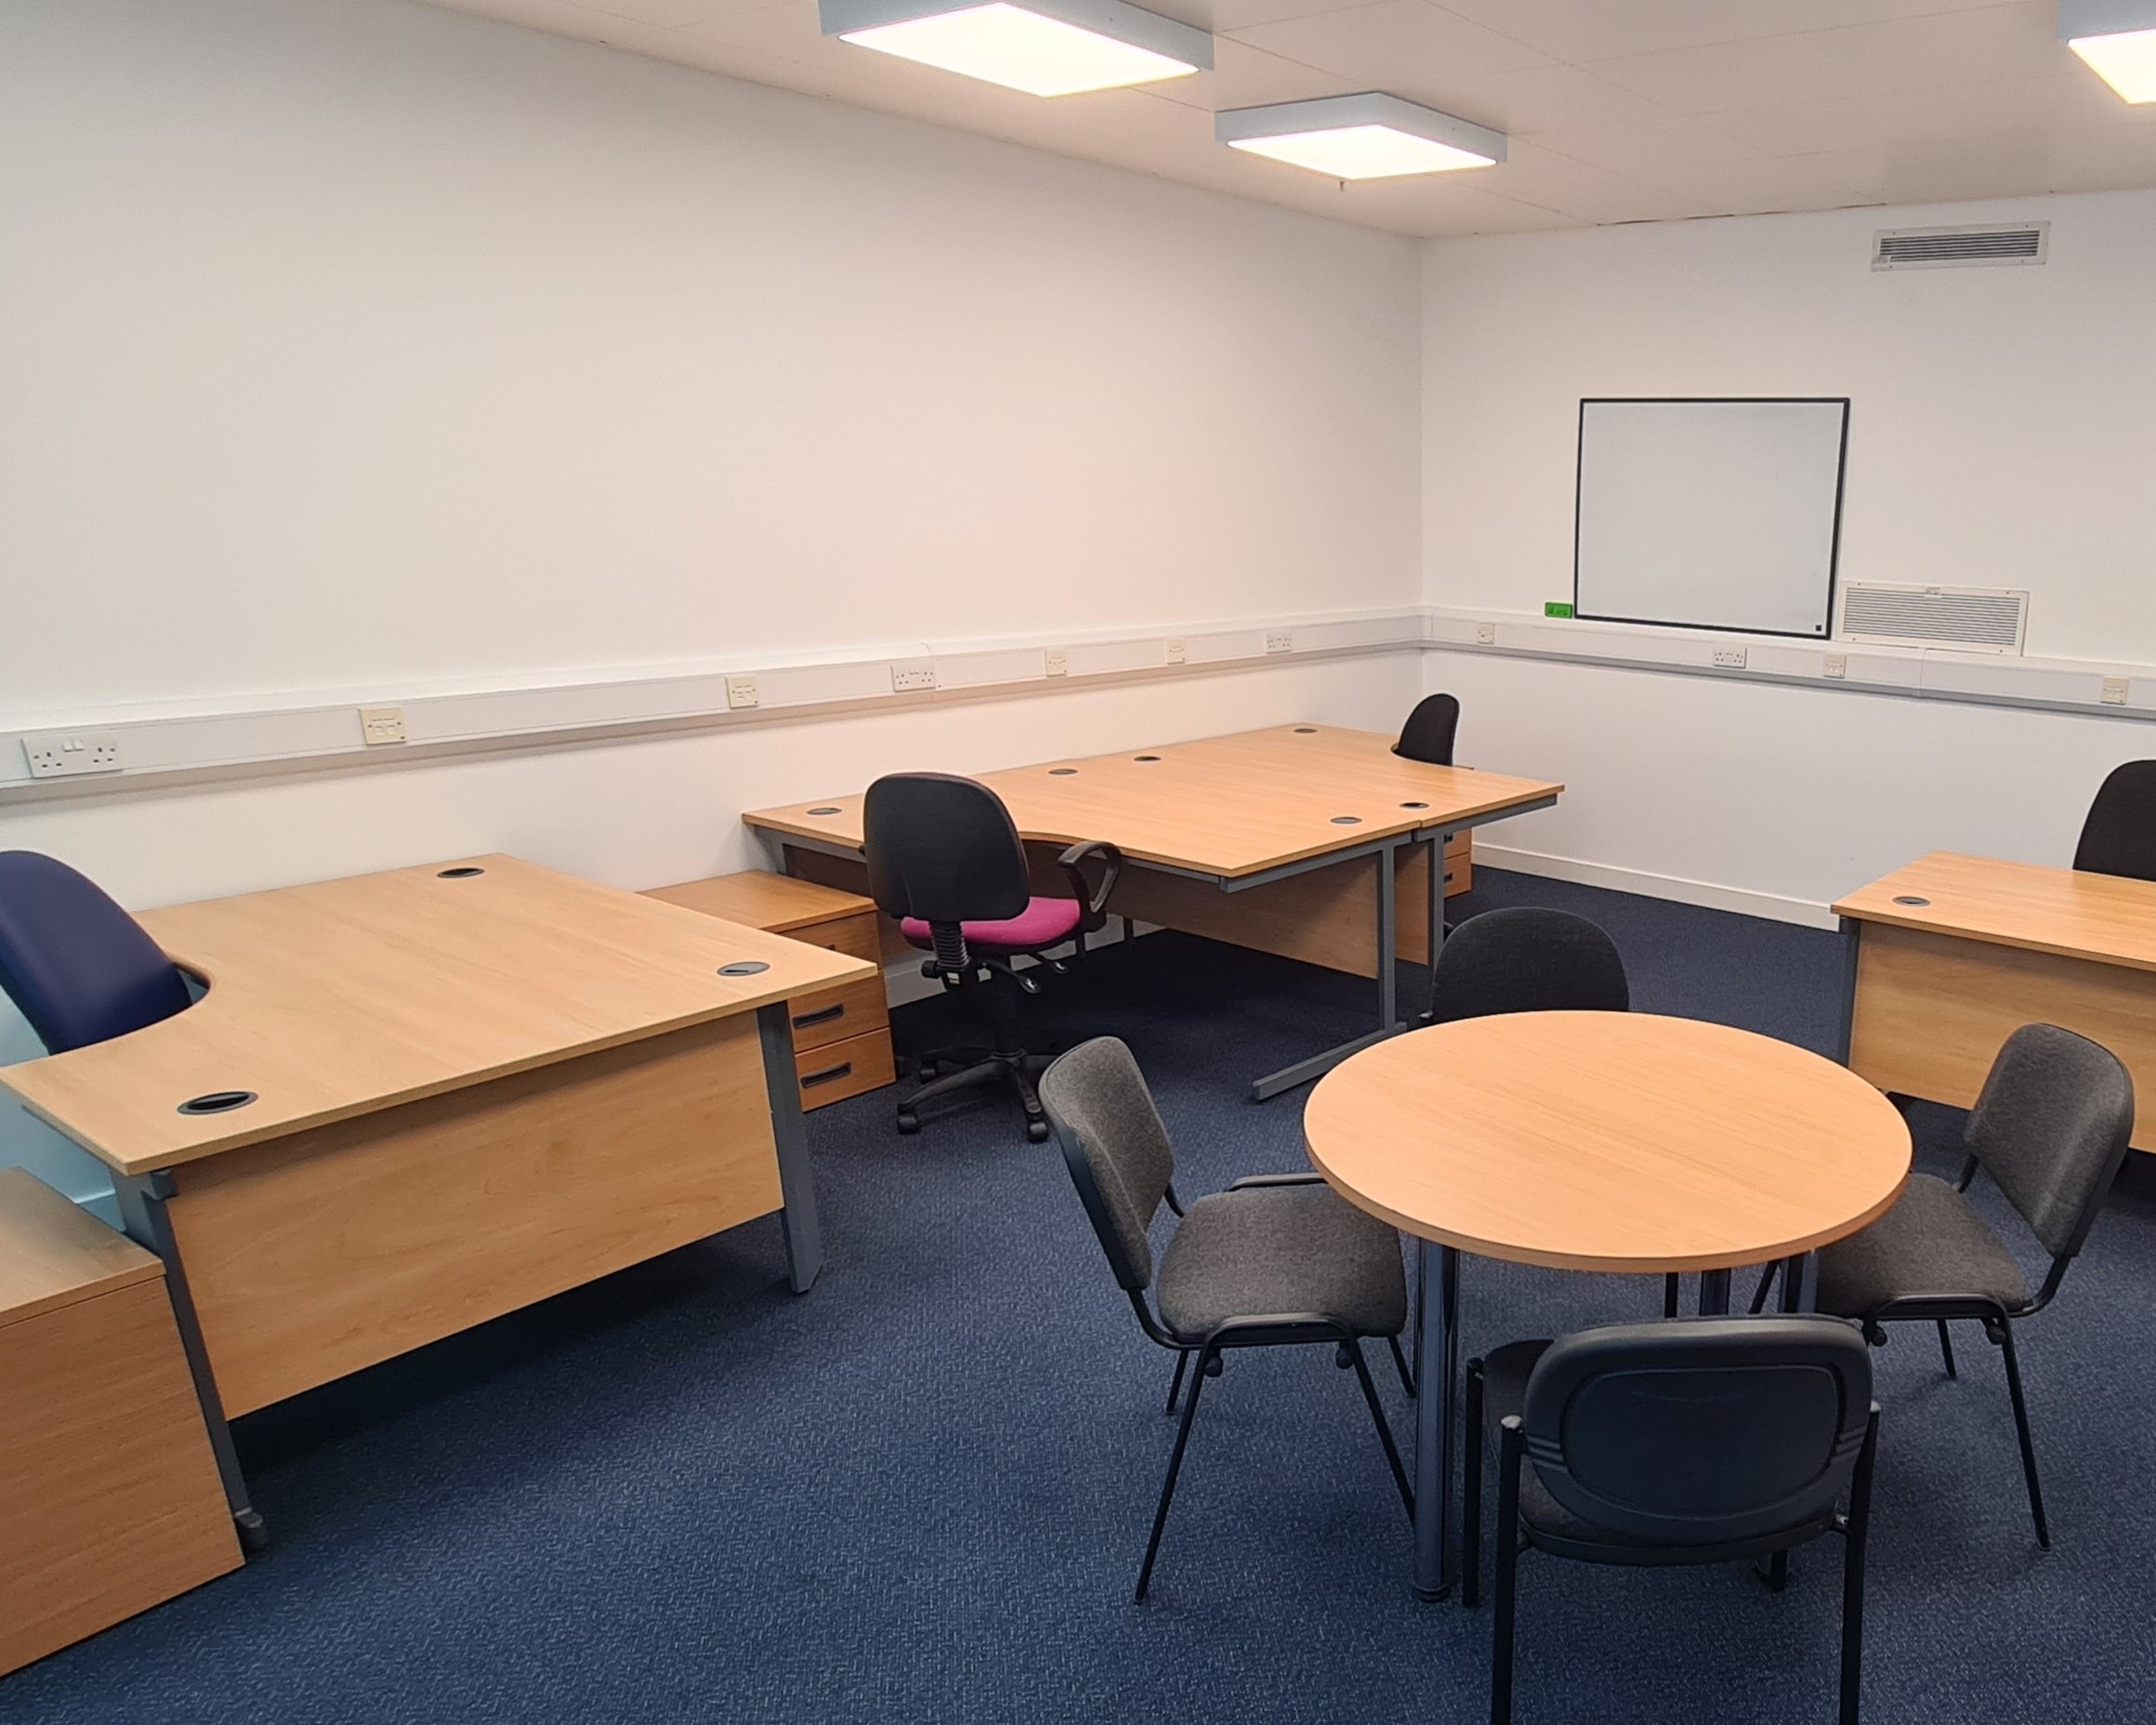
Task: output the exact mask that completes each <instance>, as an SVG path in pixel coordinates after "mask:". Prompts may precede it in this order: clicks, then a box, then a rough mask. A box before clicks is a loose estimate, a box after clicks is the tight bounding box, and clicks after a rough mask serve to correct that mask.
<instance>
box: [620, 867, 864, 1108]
mask: <svg viewBox="0 0 2156 1725" xmlns="http://www.w3.org/2000/svg"><path fill="white" fill-rule="evenodd" d="M647 896H648V897H651V898H654V899H664V901H665V902H667V903H669V904H679V905H682V906H684V907H685V908H687V909H689V910H692V911H702V912H703V914H704V915H707V916H719V917H723V918H724V919H725V920H726V921H728V922H738V923H744V924H746V925H747V926H748V927H750V928H765V929H769V931H770V932H771V933H773V934H783V935H785V936H787V937H788V938H789V939H791V940H795V941H805V942H808V943H809V945H811V946H822V947H827V948H829V949H830V950H831V951H833V952H836V953H845V954H847V955H848V956H850V957H854V958H865V959H867V960H869V962H870V963H872V964H880V963H881V962H882V954H883V941H884V935H883V927H884V918H883V917H882V916H881V915H878V913H877V911H876V907H875V905H874V902H873V901H871V900H868V899H865V898H863V897H861V894H860V893H858V892H842V891H840V890H839V889H836V888H834V887H824V886H819V885H818V884H817V883H816V882H814V881H810V880H796V879H795V878H793V877H792V876H787V875H769V874H764V873H761V872H758V871H756V870H751V871H750V872H749V873H747V874H743V875H719V876H714V877H713V878H711V879H709V880H685V881H683V882H681V884H680V885H678V886H674V887H654V888H652V889H651V892H650V893H649V894H648V895H647ZM891 926H892V927H893V928H895V927H896V926H897V925H896V924H893V925H891ZM786 1006H787V1018H788V1020H789V1021H790V1022H791V1023H792V1025H793V1030H794V1070H795V1074H796V1075H797V1076H798V1078H799V1080H800V1084H801V1106H802V1107H803V1108H822V1106H823V1105H824V1104H825V1103H827V1102H836V1101H841V1100H844V1099H846V1098H847V1097H849V1096H859V1095H860V1094H861V1092H862V1091H864V1090H875V1089H880V1088H882V1087H883V1086H885V1085H887V1084H890V1083H893V1082H894V1081H895V1080H896V1079H897V1077H898V1068H897V1066H896V1064H895V1063H894V1061H893V1060H892V1056H891V1020H890V1009H889V1007H887V1005H886V1004H885V1000H884V981H883V978H882V977H881V976H880V975H879V976H874V977H870V978H867V979H865V980H864V981H859V982H849V983H847V984H846V985H844V986H843V987H839V988H826V989H820V990H818V991H817V992H816V993H815V994H803V995H802V996H801V997H800V998H799V999H797V1000H790V1001H788V1002H787V1003H786Z"/></svg>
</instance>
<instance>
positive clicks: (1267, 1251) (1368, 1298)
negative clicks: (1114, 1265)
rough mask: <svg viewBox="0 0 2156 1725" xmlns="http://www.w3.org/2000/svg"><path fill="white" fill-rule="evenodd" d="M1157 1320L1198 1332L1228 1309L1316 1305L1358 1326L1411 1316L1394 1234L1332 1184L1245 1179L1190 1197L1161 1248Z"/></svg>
mask: <svg viewBox="0 0 2156 1725" xmlns="http://www.w3.org/2000/svg"><path fill="white" fill-rule="evenodd" d="M1156 1289H1157V1294H1156V1297H1157V1298H1158V1300H1159V1302H1160V1313H1161V1321H1162V1323H1164V1324H1166V1325H1167V1327H1168V1328H1169V1329H1170V1330H1171V1331H1173V1332H1174V1333H1175V1334H1176V1335H1177V1336H1178V1337H1189V1338H1190V1340H1192V1341H1196V1340H1197V1339H1198V1338H1199V1337H1203V1335H1205V1334H1206V1333H1207V1332H1208V1331H1210V1330H1212V1329H1213V1328H1215V1327H1216V1325H1218V1324H1220V1323H1225V1322H1226V1321H1227V1320H1228V1319H1229V1318H1254V1317H1262V1316H1268V1315H1270V1314H1273V1313H1289V1312H1320V1313H1322V1314H1324V1315H1325V1316H1327V1317H1334V1318H1338V1319H1340V1320H1341V1321H1342V1322H1343V1323H1346V1324H1347V1325H1348V1327H1349V1328H1351V1329H1353V1330H1354V1331H1355V1333H1356V1334H1357V1335H1360V1336H1397V1335H1399V1334H1400V1326H1401V1325H1402V1324H1404V1323H1406V1322H1407V1276H1406V1272H1405V1271H1403V1270H1402V1269H1401V1267H1400V1236H1399V1235H1398V1234H1396V1233H1394V1232H1393V1231H1392V1230H1391V1229H1390V1228H1388V1227H1387V1225H1386V1224H1385V1223H1383V1222H1381V1221H1379V1220H1377V1218H1374V1217H1372V1216H1367V1215H1365V1214H1364V1213H1363V1212H1362V1211H1361V1210H1358V1209H1357V1208H1356V1207H1355V1206H1354V1205H1351V1204H1349V1203H1348V1202H1347V1200H1346V1199H1345V1198H1342V1197H1341V1196H1340V1195H1339V1194H1338V1193H1336V1192H1334V1191H1333V1189H1332V1188H1331V1187H1330V1186H1326V1185H1322V1184H1318V1185H1309V1186H1251V1187H1245V1188H1244V1189H1243V1190H1242V1191H1241V1192H1215V1193H1214V1194H1213V1195H1212V1196H1211V1197H1209V1198H1201V1199H1199V1200H1198V1202H1197V1203H1195V1204H1193V1205H1191V1206H1190V1214H1189V1215H1187V1216H1186V1217H1184V1218H1183V1220H1182V1222H1181V1224H1180V1226H1178V1227H1177V1230H1176V1234H1175V1238H1174V1239H1172V1240H1170V1241H1169V1242H1168V1249H1167V1250H1166V1251H1165V1252H1163V1254H1162V1255H1161V1268H1160V1276H1159V1279H1158V1282H1157V1284H1156Z"/></svg>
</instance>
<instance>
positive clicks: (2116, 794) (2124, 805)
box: [2073, 760, 2156, 880]
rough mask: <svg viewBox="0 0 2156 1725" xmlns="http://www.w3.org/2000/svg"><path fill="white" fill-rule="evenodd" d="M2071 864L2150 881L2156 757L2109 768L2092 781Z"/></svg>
mask: <svg viewBox="0 0 2156 1725" xmlns="http://www.w3.org/2000/svg"><path fill="white" fill-rule="evenodd" d="M2073 865H2074V867H2076V868H2078V869H2082V870H2084V871H2085V872H2086V873H2088V874H2091V875H2124V876H2130V877H2131V878H2133V879H2135V880H2156V760H2130V761H2128V762H2126V763H2125V765H2124V766H2123V767H2114V768H2112V769H2111V770H2110V776H2109V777H2108V778H2106V779H2105V780H2104V782H2103V783H2102V784H2100V785H2099V786H2097V794H2096V800H2095V801H2093V802H2092V803H2090V804H2089V811H2088V819H2087V820H2085V821H2084V822H2083V823H2082V828H2081V843H2080V844H2079V845H2077V846H2075V847H2074V852H2073Z"/></svg>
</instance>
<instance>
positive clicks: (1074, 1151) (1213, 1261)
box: [1041, 1036, 1414, 1600]
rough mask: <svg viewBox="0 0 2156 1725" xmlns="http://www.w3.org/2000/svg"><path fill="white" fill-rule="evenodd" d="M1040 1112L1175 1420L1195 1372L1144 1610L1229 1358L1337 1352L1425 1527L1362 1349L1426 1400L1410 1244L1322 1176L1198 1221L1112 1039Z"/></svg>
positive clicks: (1238, 1195)
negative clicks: (1416, 1367)
mask: <svg viewBox="0 0 2156 1725" xmlns="http://www.w3.org/2000/svg"><path fill="white" fill-rule="evenodd" d="M1041 1105H1042V1106H1043V1108H1045V1110H1046V1111H1047V1116H1048V1123H1049V1126H1050V1128H1051V1130H1052V1131H1053V1133H1054V1135H1055V1139H1056V1142H1057V1144H1058V1146H1059V1147H1060V1148H1061V1150H1062V1152H1063V1160H1064V1162H1065V1164H1066V1165H1068V1166H1069V1168H1070V1170H1071V1183H1072V1184H1073V1185H1075V1186H1076V1187H1077V1189H1078V1197H1079V1200H1080V1202H1082V1203H1083V1204H1084V1205H1085V1214H1086V1216H1087V1217H1088V1218H1090V1219H1091V1221H1092V1223H1093V1231H1094V1232H1095V1233H1096V1234H1098V1236H1099V1239H1100V1247H1101V1250H1102V1251H1103V1252H1105V1253H1106V1254H1107V1255H1108V1263H1109V1267H1110V1269H1111V1270H1112V1271H1114V1272H1115V1279H1116V1281H1117V1283H1118V1284H1120V1285H1121V1286H1122V1288H1123V1290H1124V1293H1125V1294H1127V1295H1128V1296H1129V1297H1130V1304H1131V1310H1134V1311H1135V1312H1137V1321H1138V1327H1139V1328H1141V1329H1142V1330H1144V1332H1145V1333H1146V1336H1147V1337H1149V1338H1150V1340H1152V1341H1154V1342H1157V1343H1159V1344H1160V1346H1162V1347H1163V1348H1166V1349H1170V1350H1173V1351H1174V1353H1175V1355H1176V1375H1175V1379H1174V1382H1173V1383H1172V1384H1171V1385H1170V1386H1169V1389H1168V1410H1167V1411H1168V1412H1169V1413H1171V1414H1172V1413H1174V1412H1175V1411H1176V1400H1177V1396H1178V1394H1180V1393H1181V1391H1182V1388H1183V1381H1184V1375H1185V1372H1186V1370H1187V1369H1188V1368H1190V1367H1193V1366H1194V1367H1195V1370H1192V1371H1190V1393H1189V1395H1187V1396H1185V1397H1183V1417H1182V1423H1181V1424H1180V1425H1179V1426H1178V1427H1177V1429H1176V1445H1175V1449H1174V1450H1173V1451H1172V1452H1171V1453H1170V1455H1169V1457H1168V1472H1167V1478H1166V1479H1165V1480H1163V1481H1162V1484H1161V1496H1160V1503H1159V1506H1158V1507H1157V1508H1155V1510H1154V1512H1153V1525H1152V1534H1151V1535H1150V1538H1149V1539H1148V1540H1147V1542H1146V1552H1145V1561H1144V1563H1143V1564H1142V1565H1141V1566H1140V1568H1139V1570H1138V1576H1137V1595H1136V1597H1137V1599H1138V1600H1143V1599H1144V1598H1145V1596H1146V1588H1147V1587H1148V1586H1149V1585H1150V1582H1151V1580H1152V1573H1153V1560H1154V1559H1155V1558H1157V1557H1158V1556H1159V1554H1160V1547H1161V1534H1162V1531H1163V1529H1164V1528H1165V1527H1166V1526H1167V1521H1168V1505H1169V1503H1170V1501H1171V1500H1172V1499H1173V1498H1174V1496H1175V1494H1176V1477H1177V1474H1178V1473H1179V1472H1180V1471H1181V1470H1182V1466H1183V1452H1184V1450H1185V1448H1186V1447H1187V1446H1188V1445H1189V1443H1190V1426H1191V1422H1192V1421H1194V1420H1195V1419H1196V1418H1197V1416H1198V1395H1199V1392H1200V1390H1202V1389H1203V1388H1204V1385H1205V1380H1206V1379H1207V1378H1208V1377H1217V1376H1220V1372H1221V1366H1222V1362H1223V1357H1224V1356H1225V1355H1226V1354H1227V1353H1228V1352H1229V1350H1233V1349H1237V1348H1268V1347H1279V1346H1295V1345H1308V1344H1309V1343H1312V1342H1330V1343H1332V1344H1333V1345H1334V1357H1335V1361H1336V1363H1338V1364H1340V1365H1342V1366H1347V1367H1352V1368H1353V1370H1354V1372H1355V1376H1356V1380H1357V1381H1358V1382H1359V1383H1360V1384H1361V1387H1362V1398H1363V1400H1364V1402H1367V1403H1368V1404H1369V1408H1370V1417H1371V1421H1372V1423H1373V1424H1374V1425H1375V1426H1376V1428H1377V1439H1378V1442H1380V1443H1381V1444H1382V1445H1383V1446H1384V1449H1385V1461H1386V1465H1387V1467H1388V1468H1391V1470H1392V1478H1393V1483H1394V1484H1395V1485H1396V1486H1397V1487H1398V1488H1399V1491H1400V1501H1401V1503H1403V1504H1404V1505H1406V1507H1407V1510H1408V1514H1409V1515H1410V1517H1412V1516H1413V1514H1414V1494H1413V1487H1412V1486H1410V1485H1409V1483H1408V1477H1407V1470H1406V1468H1403V1467H1402V1466H1401V1465H1400V1450H1399V1448H1398V1446H1397V1445H1396V1444H1395V1443H1394V1442H1393V1439H1392V1428H1391V1427H1390V1426H1389V1425H1387V1423H1386V1418H1385V1409H1384V1407H1383V1406H1382V1405H1381V1404H1380V1403H1379V1402H1378V1399H1377V1388H1376V1386H1375V1385H1374V1383H1372V1382H1371V1378H1370V1367H1369V1364H1368V1363H1367V1362H1366V1361H1365V1360H1364V1359H1363V1357H1362V1347H1361V1344H1362V1342H1363V1341H1364V1340H1366V1339H1370V1338H1374V1337H1384V1338H1385V1339H1386V1340H1387V1342H1389V1343H1390V1344H1391V1346H1392V1356H1393V1363H1394V1364H1395V1365H1396V1366H1397V1367H1398V1368H1399V1371H1400V1382H1401V1384H1402V1386H1403V1387H1405V1388H1407V1389H1409V1391H1410V1393H1411V1394H1412V1393H1413V1385H1412V1382H1411V1380H1410V1379H1409V1376H1408V1369H1407V1360H1406V1357H1405V1356H1404V1355H1403V1354H1402V1353H1401V1352H1400V1329H1401V1326H1402V1325H1403V1324H1405V1323H1406V1322H1407V1278H1406V1274H1405V1271H1404V1270H1403V1269H1402V1267H1401V1263H1400V1236H1399V1235H1398V1234H1396V1233H1395V1232H1394V1231H1392V1230H1391V1229H1390V1228H1388V1227H1387V1226H1386V1225H1385V1224H1384V1223H1383V1222H1380V1221H1378V1220H1377V1219H1376V1218H1374V1217H1371V1216H1368V1215H1365V1214H1364V1213H1363V1212H1362V1211H1361V1210H1358V1209H1357V1208H1355V1207H1354V1206H1353V1205H1350V1204H1348V1203H1347V1200H1346V1199H1344V1198H1342V1197H1340V1196H1339V1195H1338V1194H1337V1193H1335V1192H1334V1191H1333V1189H1332V1188H1331V1187H1330V1186H1327V1185H1326V1184H1325V1182H1324V1180H1323V1179H1322V1177H1321V1176H1319V1175H1317V1174H1260V1175H1254V1176H1252V1177H1250V1178H1248V1179H1240V1180H1237V1181H1236V1182H1235V1183H1234V1184H1233V1185H1232V1186H1230V1187H1229V1188H1228V1190H1227V1191H1226V1192H1216V1193H1214V1194H1213V1195H1212V1196H1211V1197H1207V1198H1201V1199H1199V1200H1198V1201H1197V1202H1196V1203H1194V1204H1192V1205H1190V1208H1189V1209H1188V1210H1187V1211H1186V1210H1185V1209H1184V1208H1183V1205H1182V1204H1181V1201H1180V1200H1179V1199H1178V1198H1177V1195H1176V1190H1175V1178H1176V1153H1175V1149H1174V1146H1173V1145H1171V1144H1170V1143H1169V1141H1168V1134H1167V1128H1166V1127H1165V1126H1163V1125H1162V1124H1161V1117H1160V1113H1159V1112H1158V1111H1157V1110H1156V1109H1155V1108H1154V1107H1153V1100H1152V1097H1151V1095H1150V1092H1149V1091H1148V1090H1147V1089H1146V1084H1145V1077H1144V1075H1143V1074H1142V1073H1140V1072H1139V1071H1138V1066H1137V1060H1135V1059H1133V1058H1132V1056H1131V1052H1130V1049H1129V1048H1128V1047H1125V1046H1124V1044H1123V1043H1122V1042H1121V1041H1119V1040H1117V1039H1116V1038H1115V1037H1113V1036H1098V1037H1095V1038H1094V1039H1093V1040H1092V1041H1090V1042H1085V1043H1081V1044H1079V1045H1078V1047H1075V1048H1072V1049H1071V1051H1070V1052H1069V1053H1068V1054H1064V1055H1062V1056H1060V1057H1058V1060H1056V1062H1055V1064H1054V1065H1052V1066H1050V1067H1049V1068H1048V1070H1047V1071H1046V1072H1045V1073H1042V1074H1041ZM1163 1203H1164V1204H1166V1205H1168V1207H1169V1208H1170V1209H1171V1210H1172V1211H1173V1212H1174V1213H1175V1214H1176V1215H1177V1217H1179V1218H1181V1219H1180V1221H1179V1222H1178V1223H1177V1228H1176V1232H1175V1235H1174V1237H1173V1238H1172V1239H1171V1240H1170V1241H1169V1243H1168V1245H1167V1249H1166V1250H1165V1251H1164V1252H1163V1253H1162V1254H1161V1257H1160V1261H1159V1263H1158V1265H1157V1267H1156V1265H1155V1263H1154V1259H1153V1250H1152V1244H1151V1239H1150V1233H1149V1230H1150V1225H1151V1223H1152V1220H1153V1218H1154V1217H1155V1216H1156V1215H1158V1213H1159V1211H1160V1207H1161V1205H1163ZM1149 1290H1150V1292H1151V1293H1152V1296H1153V1305H1152V1306H1150V1307H1149V1306H1148V1305H1147V1303H1146V1295H1147V1293H1148V1291H1149Z"/></svg>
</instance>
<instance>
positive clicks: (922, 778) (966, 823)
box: [861, 772, 1032, 924]
mask: <svg viewBox="0 0 2156 1725" xmlns="http://www.w3.org/2000/svg"><path fill="white" fill-rule="evenodd" d="M861 823H862V824H861V840H862V842H861V849H862V852H863V854H864V855H865V856H866V858H867V860H868V889H869V896H870V897H871V898H873V899H874V900H875V902H876V908H877V909H879V910H881V911H882V912H883V913H884V915H887V916H916V917H918V918H920V920H921V921H923V922H926V923H944V924H954V923H959V922H997V921H1001V920H1003V919H1004V918H1006V917H1010V916H1016V915H1019V913H1020V912H1021V911H1023V910H1024V909H1025V908H1026V904H1027V902H1028V901H1029V900H1030V899H1031V897H1032V889H1031V887H1030V885H1029V884H1028V879H1027V874H1026V848H1025V846H1024V844H1023V843H1021V842H1020V841H1019V829H1018V828H1017V827H1016V826H1015V825H1014V824H1012V822H1011V818H1010V810H1007V809H1006V808H1005V807H1004V806H1003V798H1002V797H998V796H997V795H996V794H995V793H994V792H993V791H992V790H990V789H989V788H988V786H987V785H985V784H982V783H979V782H977V781H975V780H972V779H960V778H955V777H953V775H952V774H950V773H947V772H894V773H891V774H888V775H887V776H886V777H884V778H881V779H878V780H877V781H876V782H875V783H874V784H872V785H870V786H869V787H868V797H867V799H866V801H865V802H864V804H863V805H862V810H861Z"/></svg>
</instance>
